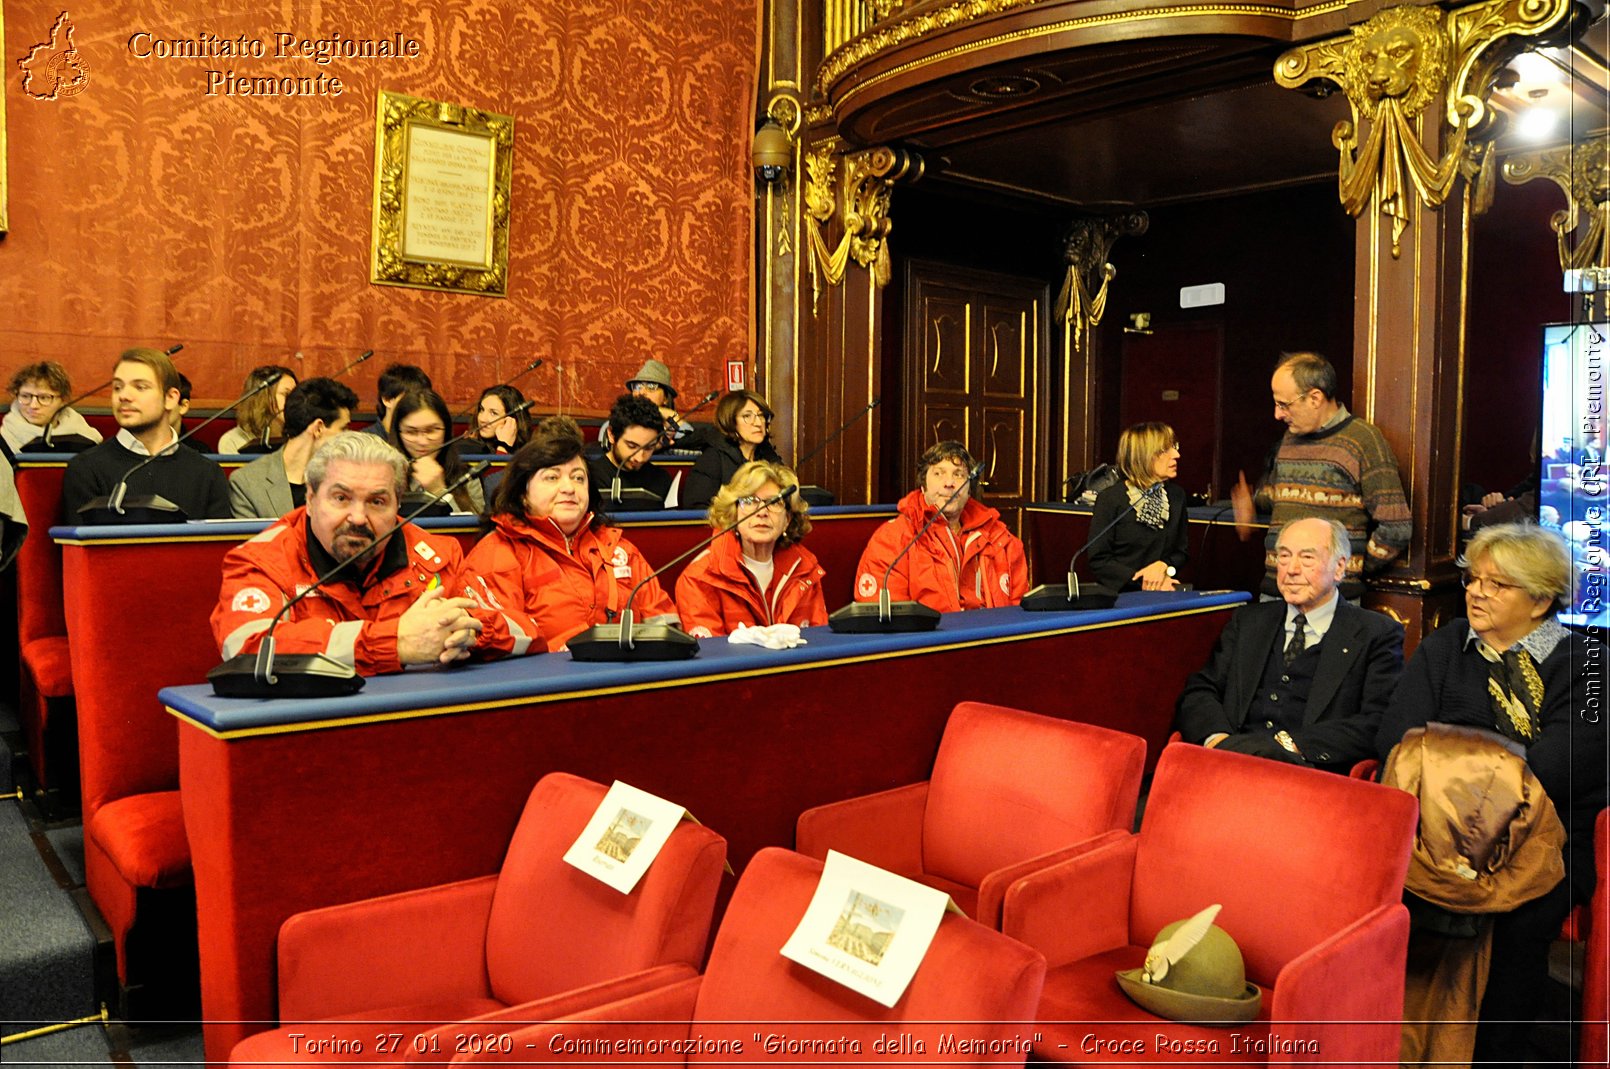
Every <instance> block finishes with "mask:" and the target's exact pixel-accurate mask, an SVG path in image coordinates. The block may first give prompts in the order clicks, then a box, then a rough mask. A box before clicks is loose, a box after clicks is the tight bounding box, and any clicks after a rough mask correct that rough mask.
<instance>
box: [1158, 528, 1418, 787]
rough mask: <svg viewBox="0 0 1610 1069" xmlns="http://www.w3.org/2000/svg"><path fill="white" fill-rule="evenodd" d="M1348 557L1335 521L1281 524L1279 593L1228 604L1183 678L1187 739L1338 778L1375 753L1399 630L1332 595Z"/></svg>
mask: <svg viewBox="0 0 1610 1069" xmlns="http://www.w3.org/2000/svg"><path fill="white" fill-rule="evenodd" d="M1351 553H1352V546H1351V545H1350V544H1349V542H1348V538H1347V531H1346V530H1344V529H1343V527H1342V525H1341V524H1339V523H1337V522H1335V521H1334V520H1320V519H1313V518H1309V519H1301V520H1294V521H1292V522H1291V523H1288V524H1287V525H1286V526H1285V528H1284V529H1282V530H1281V532H1280V538H1279V540H1278V542H1277V544H1276V549H1275V560H1276V575H1277V577H1278V581H1279V584H1280V600H1279V601H1264V602H1259V603H1257V604H1255V605H1247V606H1244V607H1242V608H1240V609H1237V610H1236V611H1235V612H1234V613H1233V614H1232V615H1231V616H1230V621H1229V623H1227V624H1226V625H1225V628H1224V633H1223V634H1221V635H1220V636H1219V641H1218V644H1217V645H1216V646H1215V647H1214V649H1213V655H1212V657H1211V658H1210V659H1209V661H1208V663H1207V666H1206V667H1204V668H1203V669H1202V670H1201V671H1199V672H1196V673H1195V674H1194V675H1192V676H1191V678H1190V679H1188V680H1187V681H1186V683H1185V690H1184V692H1183V693H1182V694H1181V695H1180V700H1179V707H1178V709H1177V711H1176V715H1175V726H1176V727H1177V728H1178V729H1179V732H1180V736H1181V737H1182V738H1183V739H1184V740H1185V741H1186V742H1191V743H1198V744H1200V745H1203V746H1207V747H1212V748H1217V749H1221V750H1232V751H1235V752H1236V753H1245V754H1253V755H1255V756H1258V757H1270V758H1274V759H1276V760H1280V761H1286V762H1289V763H1291V764H1297V765H1307V766H1311V767H1314V768H1322V769H1327V770H1329V771H1333V772H1342V773H1345V772H1347V771H1348V769H1349V768H1351V767H1352V766H1353V765H1354V764H1356V763H1357V762H1359V761H1361V760H1364V759H1365V758H1368V757H1373V756H1375V734H1376V731H1377V729H1378V727H1379V726H1380V723H1381V716H1382V714H1383V713H1384V712H1385V711H1386V707H1387V703H1388V702H1389V701H1390V700H1391V698H1392V689H1393V687H1394V686H1395V685H1396V684H1397V679H1398V675H1399V673H1400V672H1401V671H1402V668H1403V627H1402V625H1401V624H1399V623H1397V622H1396V621H1394V620H1392V619H1390V618H1388V617H1386V616H1383V615H1381V614H1380V613H1376V612H1370V611H1368V610H1366V609H1360V608H1358V607H1357V606H1354V605H1351V604H1349V603H1348V602H1347V601H1345V600H1343V599H1342V597H1341V596H1340V594H1339V592H1338V589H1337V585H1338V584H1339V583H1340V582H1341V580H1342V577H1343V576H1344V575H1345V574H1346V573H1347V561H1348V558H1349V557H1350V556H1351Z"/></svg>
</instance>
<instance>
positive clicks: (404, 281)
mask: <svg viewBox="0 0 1610 1069" xmlns="http://www.w3.org/2000/svg"><path fill="white" fill-rule="evenodd" d="M375 107H376V118H375V216H374V234H373V240H372V257H371V260H370V269H369V281H370V282H373V283H377V284H379V285H383V286H413V287H416V288H419V289H433V290H455V291H457V292H460V293H478V294H481V295H482V296H486V297H502V296H505V295H507V293H508V283H509V184H510V176H511V175H512V174H513V171H514V120H513V119H512V118H510V117H509V116H507V115H498V114H496V113H494V112H490V111H481V110H479V109H476V108H470V107H465V106H463V105H461V104H448V103H445V102H443V101H438V100H421V99H419V98H418V97H411V96H408V95H407V94H405V93H393V92H390V91H388V90H381V92H380V97H379V99H378V100H377V101H376V105H375Z"/></svg>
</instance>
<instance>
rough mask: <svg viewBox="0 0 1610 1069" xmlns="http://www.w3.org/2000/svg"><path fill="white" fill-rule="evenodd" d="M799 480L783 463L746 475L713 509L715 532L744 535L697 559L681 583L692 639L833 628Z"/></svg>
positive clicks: (746, 469) (680, 599) (749, 467)
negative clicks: (782, 628)
mask: <svg viewBox="0 0 1610 1069" xmlns="http://www.w3.org/2000/svg"><path fill="white" fill-rule="evenodd" d="M797 486H799V479H798V478H797V477H795V475H794V473H793V472H791V471H789V470H788V469H787V468H785V467H783V466H782V465H781V464H773V463H771V462H769V461H764V460H756V461H751V462H750V463H748V464H745V465H744V466H743V467H741V468H739V469H738V471H737V474H735V475H733V477H732V481H731V482H729V483H727V485H725V486H723V487H722V488H721V490H720V491H719V492H718V493H717V494H716V498H715V500H714V501H713V502H711V504H710V526H711V527H712V528H714V529H715V530H717V531H723V530H726V529H727V528H728V527H731V526H732V525H733V524H735V523H736V524H737V528H736V530H733V531H732V532H730V533H729V534H724V535H722V536H721V537H719V538H717V539H716V540H715V541H714V542H712V543H710V548H708V549H706V550H705V551H704V552H703V553H701V554H699V555H698V556H697V557H695V558H693V562H692V563H690V564H689V565H688V566H687V569H686V570H685V571H684V572H683V573H682V577H681V578H680V579H678V580H677V583H676V608H677V615H679V616H681V617H682V626H683V627H685V628H686V629H687V631H688V633H689V634H691V635H698V636H700V637H702V638H708V637H710V636H713V635H726V634H730V633H731V632H733V631H734V630H736V629H737V628H739V627H742V626H750V627H763V626H767V625H770V624H794V625H796V626H799V627H809V626H812V625H815V624H825V623H827V606H826V605H825V604H824V603H823V601H822V575H823V572H822V567H821V565H819V564H817V563H816V557H815V555H814V554H812V553H811V551H810V550H808V549H806V548H805V547H804V546H802V545H800V539H802V538H804V537H805V534H806V532H808V531H809V530H810V529H811V521H810V518H809V517H808V516H807V515H806V512H807V506H806V504H805V502H804V501H803V500H801V499H800V496H799V494H798V492H797V491H796V492H795V493H794V494H792V495H790V496H789V497H788V498H787V499H786V500H784V499H783V498H782V494H783V493H784V491H786V490H787V489H788V488H789V487H797Z"/></svg>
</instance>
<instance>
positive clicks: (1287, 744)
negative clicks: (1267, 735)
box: [1275, 730, 1307, 761]
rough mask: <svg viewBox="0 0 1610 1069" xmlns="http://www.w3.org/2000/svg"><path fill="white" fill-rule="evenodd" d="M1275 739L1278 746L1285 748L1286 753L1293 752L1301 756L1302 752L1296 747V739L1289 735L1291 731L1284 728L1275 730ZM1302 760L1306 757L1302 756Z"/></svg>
mask: <svg viewBox="0 0 1610 1069" xmlns="http://www.w3.org/2000/svg"><path fill="white" fill-rule="evenodd" d="M1275 741H1276V742H1278V743H1279V744H1280V748H1281V749H1282V750H1285V751H1286V752H1287V753H1294V754H1296V755H1297V756H1298V757H1302V756H1303V752H1302V751H1301V750H1299V749H1297V740H1296V739H1293V738H1292V737H1291V732H1289V731H1285V730H1281V731H1277V732H1275ZM1303 760H1305V761H1306V760H1307V758H1305V757H1304V758H1303Z"/></svg>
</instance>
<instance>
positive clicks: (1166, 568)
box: [1163, 564, 1177, 579]
mask: <svg viewBox="0 0 1610 1069" xmlns="http://www.w3.org/2000/svg"><path fill="white" fill-rule="evenodd" d="M1163 571H1164V572H1165V573H1166V574H1167V575H1168V577H1169V578H1170V579H1172V578H1174V576H1175V575H1176V574H1177V573H1176V570H1175V568H1174V566H1173V565H1172V564H1169V565H1165V566H1164V568H1163Z"/></svg>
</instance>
